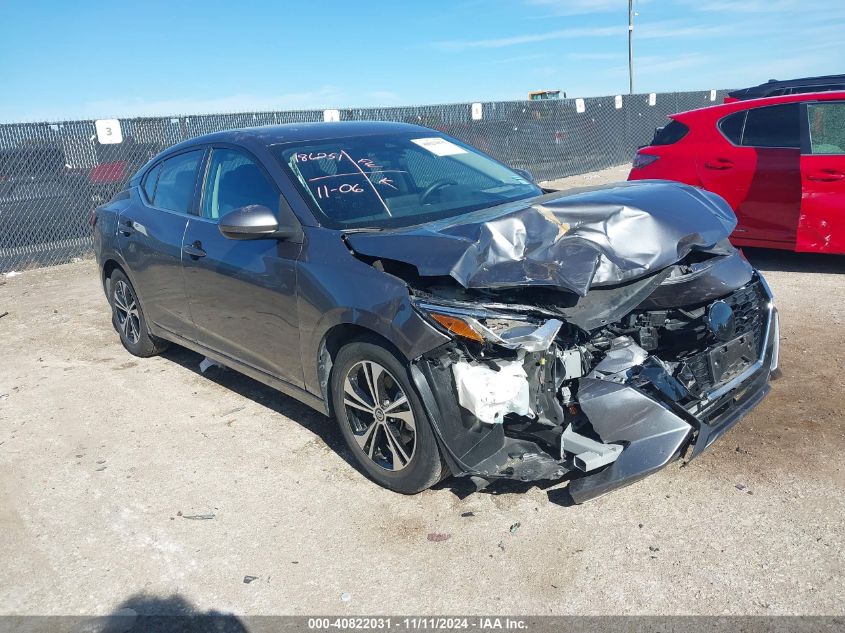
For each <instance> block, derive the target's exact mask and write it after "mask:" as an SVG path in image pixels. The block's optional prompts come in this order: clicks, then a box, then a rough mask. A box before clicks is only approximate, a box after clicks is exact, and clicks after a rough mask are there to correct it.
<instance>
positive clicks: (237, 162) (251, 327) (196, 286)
mask: <svg viewBox="0 0 845 633" xmlns="http://www.w3.org/2000/svg"><path fill="white" fill-rule="evenodd" d="M279 196H280V193H279V191H278V189H277V188H276V185H275V184H273V182H272V181H271V180H270V177H269V176H268V175H267V173H266V172H265V170H264V169H263V168H262V167H261V165H260V163H259V162H258V161H257V160H256V159H255V158H254V157H252V156H250V155H249V154H247V153H245V152H244V151H242V150H239V149H234V148H227V147H216V148H214V149H213V150H212V153H211V157H210V158H209V165H208V169H207V170H206V177H205V185H204V188H203V194H202V202H201V208H200V216H199V217H192V218H191V219H190V221H189V223H188V228H187V230H186V231H185V238H184V241H183V250H184V252H185V255H184V259H183V265H184V270H185V284H186V288H187V294H188V301H189V304H190V307H191V314H192V316H193V321H194V325H195V330H196V338H197V340H198V341H199V342H200V343H202V344H203V345H205V346H206V347H209V348H211V349H212V350H214V351H216V352H219V353H222V354H224V355H226V356H228V357H230V358H234V359H236V360H239V361H241V362H243V363H246V364H247V365H250V366H252V367H254V368H256V369H259V370H261V371H263V372H265V373H269V374H271V375H273V376H276V377H278V378H281V379H282V380H285V381H286V382H289V383H291V384H293V385H296V386H298V387H302V386H303V377H302V362H301V359H300V352H299V349H300V347H299V317H298V313H297V302H296V261H297V258H298V257H299V252H300V250H301V247H302V245H301V244H299V243H294V242H291V241H283V240H277V239H256V240H233V239H229V238H226V237H224V236H223V235H222V234H221V233H220V230H219V228H218V221H219V219H220V217H221V216H223V215H225V214H226V213H227V212H229V211H232V210H233V209H236V208H239V207H243V206H246V205H250V204H260V205H264V206H266V207H268V208H270V209H273V210H274V211H278V209H279Z"/></svg>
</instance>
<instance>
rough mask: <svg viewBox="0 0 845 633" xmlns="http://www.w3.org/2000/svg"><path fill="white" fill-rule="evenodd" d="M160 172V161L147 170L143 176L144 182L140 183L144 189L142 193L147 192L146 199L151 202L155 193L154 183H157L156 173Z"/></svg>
mask: <svg viewBox="0 0 845 633" xmlns="http://www.w3.org/2000/svg"><path fill="white" fill-rule="evenodd" d="M160 172H161V163H159V164H158V165H156V166H155V167H153V168H152V169H151V170H150V171H148V172H147V175H146V176H144V182H143V184H142V185H141V186H142V187H143V189H144V193H145V194H147V200H149V201H150V202H152V201H153V200H154V199H155V193H156V184H157V183H158V175H159V173H160Z"/></svg>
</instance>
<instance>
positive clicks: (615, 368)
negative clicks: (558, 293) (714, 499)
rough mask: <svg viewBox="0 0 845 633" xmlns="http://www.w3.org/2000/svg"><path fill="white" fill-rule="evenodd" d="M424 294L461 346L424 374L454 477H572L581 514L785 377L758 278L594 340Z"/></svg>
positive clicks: (417, 294) (702, 440) (426, 396)
mask: <svg viewBox="0 0 845 633" xmlns="http://www.w3.org/2000/svg"><path fill="white" fill-rule="evenodd" d="M732 257H736V258H739V255H738V254H736V255H733V256H732ZM725 264H726V262H725V261H724V260H722V261H719V262H713V263H711V266H713V265H716V266H717V267H725ZM746 266H747V265H746ZM681 267H682V266H681ZM661 278H662V280H663V282H664V283H665V281H666V279H667V276H666V275H661ZM702 281H703V280H702V279H701V278H700V277H699V279H698V284H696V285H700V284H701V283H702ZM707 281H712V278H709V277H708V279H707ZM705 283H706V282H705ZM670 285H677V284H670ZM660 287H661V286H660V285H658V288H660ZM412 292H413V295H414V299H413V303H414V305H415V307H416V308H417V309H418V310H419V312H420V313H421V314H423V315H425V316H426V318H428V319H430V320H431V321H432V322H433V323H436V324H437V325H438V326H439V327H441V328H442V329H444V330H445V331H448V332H449V333H450V334H451V335H453V336H454V340H453V342H452V343H450V344H448V345H446V346H445V347H442V348H440V349H438V350H435V351H433V352H430V353H428V354H426V355H424V356H423V357H421V358H419V359H418V360H417V361H416V362H414V363H413V365H412V375H413V377H414V379H415V383H416V385H417V387H418V388H419V390H420V393H421V395H422V400H423V402H424V404H425V406H426V408H427V410H428V413H429V416H430V418H431V419H432V421H433V423H434V426H435V429H436V432H437V435H438V437H439V438H440V440H441V443H442V446H443V448H444V452H445V453H446V455H447V460H448V461H449V464H450V466H451V468H452V471H453V473H454V474H456V475H471V476H475V477H479V478H481V479H485V480H492V479H496V478H511V479H518V480H522V481H533V480H543V479H558V478H560V477H563V476H564V475H565V474H566V473H568V472H570V471H573V470H574V471H578V472H579V473H581V474H582V476H581V477H579V478H576V479H574V480H573V481H572V482H571V483H570V485H569V490H570V494H571V495H572V498H573V499H574V500H575V501H576V502H578V503H580V502H583V501H586V500H588V499H591V498H594V497H596V496H599V495H601V494H604V493H606V492H608V491H610V490H613V489H615V488H619V487H621V486H624V485H627V484H629V483H632V482H634V481H636V480H638V479H640V478H642V477H644V476H646V475H648V474H650V473H652V472H654V471H656V470H658V469H660V468H662V467H664V466H666V465H667V464H668V463H669V462H670V461H672V460H674V459H676V458H678V457H679V456H680V455H682V454H684V453H685V454H686V455H687V457H689V458H692V457H693V456H695V455H697V454H698V453H700V452H701V451H702V450H703V449H704V448H706V447H707V446H708V445H709V444H710V443H711V442H712V441H713V440H715V439H716V438H717V437H718V436H719V435H721V434H722V433H724V432H725V431H726V430H727V429H728V428H730V427H731V426H732V425H733V424H734V423H736V422H737V421H738V420H739V419H740V418H741V417H742V416H743V415H744V414H745V413H746V412H747V411H748V410H750V409H751V408H752V407H754V406H755V405H756V404H757V403H758V402H759V401H760V400H761V399H762V398H763V396H765V394H766V393H767V392H768V389H769V387H768V378H769V373H770V371H772V370H773V369H775V368H776V366H777V340H778V332H777V330H778V321H777V311H776V309H775V308H774V305H773V303H772V296H771V293H770V291H769V289H768V287H767V286H766V284H765V281H764V280H763V279H762V278H761V277H759V276H758V275H757V274H756V273H755V274H751V273H750V272H749V274H748V279H747V281H746V282H745V283H743V284H742V285H740V286H739V287H737V288H735V289H733V290H732V291H731V292H730V293H729V294H727V295H723V296H722V297H720V298H718V299H715V300H713V299H709V298H708V299H706V300H705V301H699V302H697V303H696V304H693V305H687V306H684V307H667V306H664V305H661V304H660V301H659V297H660V293H659V292H658V293H655V295H656V296H657V299H654V295H653V296H652V301H651V302H649V301H644V302H642V303H644V304H646V305H645V306H642V305H641V306H638V307H637V308H636V309H634V310H631V311H630V312H628V313H627V314H625V315H622V316H619V315H614V316H616V318H614V319H613V320H612V321H609V322H608V323H606V324H605V325H603V326H600V327H598V328H596V329H594V330H591V331H587V330H584V329H582V328H580V327H578V326H577V325H573V324H572V323H571V322H569V321H568V320H567V319H566V316H567V309H566V308H558V309H555V307H554V306H553V305H549V304H546V305H543V306H542V307H539V306H536V305H534V306H531V307H529V306H528V305H525V304H522V305H520V304H515V305H514V304H507V303H504V302H499V301H495V302H494V301H487V302H478V301H473V302H462V301H456V300H454V299H451V300H444V299H443V297H442V295H441V296H438V295H437V289H428V290H426V291H421V290H417V289H415V290H413V291H412ZM450 294H452V295H454V293H450ZM625 295H626V293H625V289H624V287H620V288H617V289H616V291H615V293H613V297H610V296H608V297H606V298H607V299H608V300H609V302H610V304H613V303H614V301H613V299H615V298H618V297H624V296H625ZM437 299H439V301H438V300H437ZM649 303H651V304H652V305H651V306H650V305H649ZM653 304H657V305H656V306H655V305H653ZM576 305H577V304H576ZM723 307H726V308H728V310H729V311H730V313H731V315H732V324H724V323H723V322H721V321H720V322H719V323H715V324H714V323H713V322H711V321H712V320H715V319H718V318H728V317H726V315H727V312H725V311H724V309H723ZM729 320H730V319H729ZM720 326H721V327H720Z"/></svg>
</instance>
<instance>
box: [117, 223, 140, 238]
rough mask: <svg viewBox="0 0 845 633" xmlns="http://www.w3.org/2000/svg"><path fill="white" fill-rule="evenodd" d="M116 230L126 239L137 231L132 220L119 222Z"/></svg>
mask: <svg viewBox="0 0 845 633" xmlns="http://www.w3.org/2000/svg"><path fill="white" fill-rule="evenodd" d="M117 230H118V231H120V232H121V233H122V234H123V235H125V236H126V237H129V236H130V235H132V234H133V233H135V232H136V231H137V229H136V228H135V225H134V223H133V222H132V220H126V222H121V223H120V224H119V225H118V227H117Z"/></svg>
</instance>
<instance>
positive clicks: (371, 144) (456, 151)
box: [272, 131, 542, 228]
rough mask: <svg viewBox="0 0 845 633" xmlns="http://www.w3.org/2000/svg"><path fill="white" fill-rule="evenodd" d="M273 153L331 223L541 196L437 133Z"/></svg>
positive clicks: (388, 222) (438, 214)
mask: <svg viewBox="0 0 845 633" xmlns="http://www.w3.org/2000/svg"><path fill="white" fill-rule="evenodd" d="M272 150H273V151H274V153H275V154H276V156H277V158H278V159H279V160H280V162H281V163H282V166H283V167H284V169H285V170H286V171H287V172H288V173H289V174H290V175H291V176H292V179H293V181H294V182H296V183H297V184H298V185H299V186H300V188H301V190H302V192H303V194H304V196H305V198H306V199H307V200H309V202H311V204H312V206H313V208H314V209H315V210H316V211H317V212H318V214H319V215H320V216H321V220H322V221H323V223H324V224H325V225H326V226H329V227H331V228H388V227H402V226H409V225H412V224H420V223H422V222H428V221H431V220H435V219H440V218H445V217H453V216H456V215H460V214H463V213H467V212H469V211H475V210H477V209H481V208H484V207H490V206H494V205H498V204H502V203H505V202H511V201H513V200H520V199H523V198H530V197H533V196H539V195H541V194H542V191H541V190H540V189H539V188H538V187H537V186H536V185H535V184H533V183H532V182H530V181H528V180H526V179H525V178H523V177H522V176H520V175H519V174H517V173H515V172H513V171H511V170H510V169H508V168H507V167H505V166H504V165H501V164H499V163H497V162H496V161H494V160H493V159H491V158H489V157H487V156H485V155H484V154H481V153H480V152H478V151H476V150H474V149H473V148H471V147H469V146H467V145H464V144H463V143H460V142H458V141H455V140H454V139H448V138H445V137H443V136H439V135H437V133H436V132H434V131H431V132H424V131H420V133H416V134H414V135H401V134H385V135H379V136H361V137H357V138H354V137H353V138H339V139H332V140H326V141H317V142H313V143H305V144H286V145H276V146H273V148H272Z"/></svg>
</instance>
